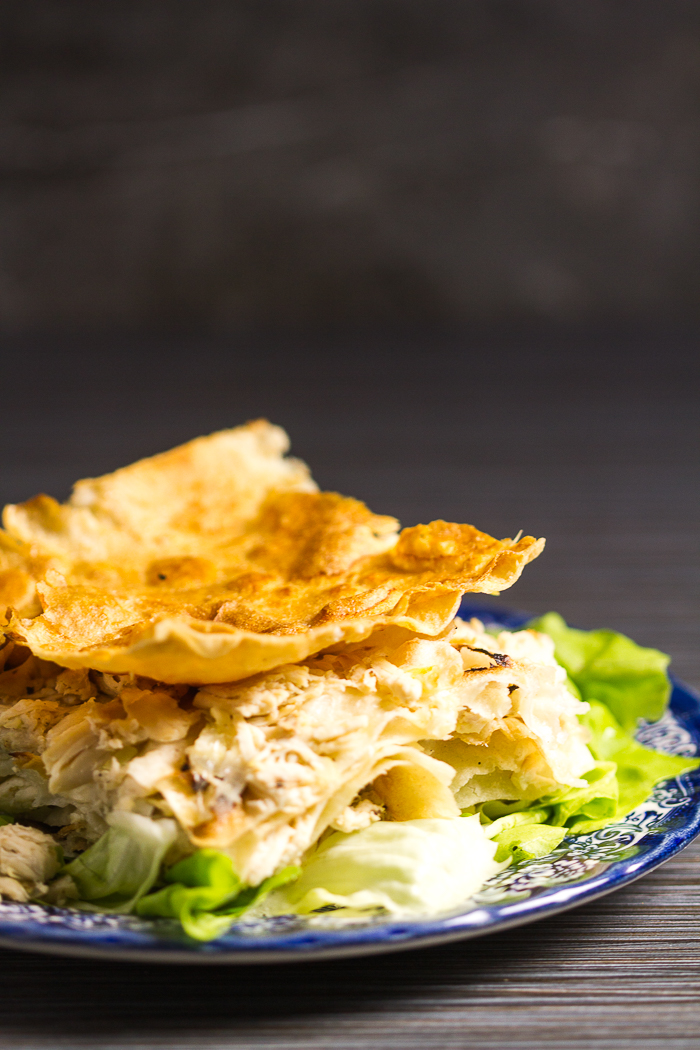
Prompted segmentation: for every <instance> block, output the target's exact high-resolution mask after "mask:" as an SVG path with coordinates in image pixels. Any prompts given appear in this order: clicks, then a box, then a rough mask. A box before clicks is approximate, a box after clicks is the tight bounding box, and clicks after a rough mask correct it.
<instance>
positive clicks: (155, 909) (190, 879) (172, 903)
mask: <svg viewBox="0 0 700 1050" xmlns="http://www.w3.org/2000/svg"><path fill="white" fill-rule="evenodd" d="M298 875H299V869H298V868H295V867H289V868H284V869H283V870H282V871H280V872H278V873H277V874H276V875H272V876H271V877H270V878H269V879H265V880H264V881H263V882H261V883H260V885H259V886H247V887H243V885H242V883H241V880H240V879H239V877H238V875H237V874H236V872H235V870H234V867H233V864H232V862H231V858H230V857H228V856H227V855H226V854H225V853H220V852H219V851H218V850H214V849H200V850H197V852H196V853H193V854H192V856H191V857H186V858H185V860H181V861H179V863H177V864H174V865H173V867H172V868H170V869H169V870H168V871H167V872H166V874H165V880H166V882H168V883H170V885H168V886H165V887H164V888H163V889H162V890H157V891H156V892H155V893H151V894H150V895H149V896H148V897H144V898H142V900H140V901H139V902H138V904H137V906H136V912H137V914H138V915H146V916H162V917H164V918H170V919H179V921H180V923H181V925H182V928H183V929H184V931H185V933H186V934H188V936H190V937H192V938H194V939H195V940H198V941H210V940H213V939H214V938H215V937H220V936H221V935H222V934H223V933H225V932H226V930H227V929H228V928H229V926H230V925H231V923H232V922H233V921H234V919H236V918H238V916H239V915H242V914H243V912H245V911H246V910H247V909H248V908H250V907H252V906H253V904H255V903H257V902H258V901H259V900H261V899H262V897H264V896H265V895H266V894H268V893H270V892H271V891H272V890H274V889H278V888H280V887H281V886H284V885H286V884H287V883H288V882H291V881H292V880H294V879H296V878H297V877H298Z"/></svg>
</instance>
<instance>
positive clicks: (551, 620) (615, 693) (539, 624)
mask: <svg viewBox="0 0 700 1050" xmlns="http://www.w3.org/2000/svg"><path fill="white" fill-rule="evenodd" d="M527 626H528V627H530V628H533V629H534V630H536V631H542V632H543V633H544V634H548V635H549V637H550V638H551V639H552V641H553V642H554V655H555V657H556V659H557V662H558V663H560V664H561V666H562V667H564V668H565V670H566V673H567V675H568V676H569V680H570V682H572V683H573V684H574V686H575V687H576V691H577V692H578V694H579V695H580V697H581V699H582V700H587V701H589V703H590V701H592V700H599V701H600V702H602V703H604V704H605V705H606V706H607V707H608V708H609V709H610V711H612V713H613V715H614V716H615V718H616V719H617V721H618V722H619V723H620V725H621V726H622V727H623V729H627V730H629V731H630V732H634V730H635V729H636V727H637V724H638V722H639V719H640V718H645V719H647V720H648V721H650V722H655V721H656V720H657V719H658V718H660V717H661V715H662V714H663V713H664V711H665V710H666V705H667V703H668V699H669V697H670V695H671V683H670V681H669V678H668V675H667V673H666V669H667V667H668V664H669V657H668V656H666V654H665V653H661V652H659V650H658V649H645V648H643V647H642V646H641V645H637V644H636V642H633V641H632V640H631V638H627V637H626V636H625V635H624V634H619V633H618V632H617V631H610V630H606V629H603V630H598V631H579V630H577V629H576V628H574V627H568V626H567V624H566V622H565V621H564V620H563V619H562V617H561V616H560V615H559V613H555V612H550V613H547V614H546V615H545V616H541V617H539V619H536V620H531V621H530V623H528V625H527Z"/></svg>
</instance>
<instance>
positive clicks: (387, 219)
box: [0, 0, 700, 332]
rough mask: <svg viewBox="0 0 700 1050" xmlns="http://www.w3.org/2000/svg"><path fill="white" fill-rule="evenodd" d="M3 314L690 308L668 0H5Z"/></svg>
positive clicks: (685, 315)
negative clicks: (101, 1) (99, 1)
mask: <svg viewBox="0 0 700 1050" xmlns="http://www.w3.org/2000/svg"><path fill="white" fill-rule="evenodd" d="M0 20H1V21H2V27H1V33H0V40H1V45H0V46H1V47H2V62H1V65H0V86H1V90H0V121H1V125H0V170H1V172H2V179H1V182H0V224H1V229H2V237H1V240H0V326H1V328H2V330H5V331H11V332H16V331H37V330H57V329H64V330H66V329H67V330H75V329H81V328H90V329H105V328H119V329H122V330H125V329H126V330H133V329H143V328H147V329H153V328H161V329H162V328H166V329H172V328H178V329H181V328H182V327H183V326H184V327H187V328H189V329H191V330H197V331H201V330H215V331H221V330H224V331H226V330H231V329H239V328H241V327H245V328H251V327H252V328H260V327H264V328H266V329H268V330H269V329H280V330H285V331H286V330H289V329H291V328H294V329H296V330H302V331H306V330H309V329H311V328H318V327H319V326H326V327H327V326H338V325H347V324H352V325H363V324H364V325H377V324H381V325H387V324H388V325H392V324H394V323H397V322H398V323H402V324H406V323H420V324H424V325H436V324H439V325H445V324H447V325H463V324H465V323H472V322H473V321H475V320H477V321H479V322H485V323H487V324H488V323H492V322H494V321H498V322H499V323H503V322H505V321H507V322H514V323H522V322H532V323H538V322H541V321H548V320H551V319H554V320H557V321H560V320H565V321H567V322H568V321H576V322H581V321H583V322H588V321H591V320H593V321H604V322H609V321H611V320H616V321H619V320H623V321H629V320H630V319H635V320H636V321H638V320H639V319H640V318H643V319H644V320H649V319H651V320H653V321H664V322H665V321H668V320H674V321H676V322H677V321H686V322H688V321H690V322H695V321H697V320H698V319H700V297H699V296H698V280H699V278H700V239H699V237H698V233H699V232H700V231H699V219H700V210H699V198H698V188H699V184H700V129H699V125H698V116H699V114H700V7H699V6H698V5H697V3H694V2H693V0H577V2H575V3H572V2H571V0H265V2H264V3H260V2H259V0H198V2H197V3H191V2H190V0H147V2H144V0H110V2H109V3H95V2H94V0H61V2H56V0H4V3H3V4H2V10H1V12H0Z"/></svg>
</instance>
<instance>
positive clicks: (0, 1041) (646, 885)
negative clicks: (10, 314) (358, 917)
mask: <svg viewBox="0 0 700 1050" xmlns="http://www.w3.org/2000/svg"><path fill="white" fill-rule="evenodd" d="M409 344H410V341H409V340H407V341H406V342H404V343H402V342H401V341H396V340H395V341H394V342H393V343H392V344H386V343H384V344H382V345H381V346H375V347H373V348H370V349H368V348H367V344H362V343H361V342H359V341H358V342H357V343H352V342H346V343H345V344H343V345H342V346H341V345H340V344H338V343H335V344H329V349H328V350H327V351H326V352H325V353H324V352H322V351H321V350H319V349H318V348H316V349H313V348H310V347H309V346H300V345H295V346H292V345H291V344H289V345H286V346H280V345H278V346H276V347H271V346H262V345H260V344H256V345H255V346H253V344H252V343H250V342H246V341H243V340H239V341H230V342H228V343H225V344H224V343H218V344H215V343H214V342H211V341H210V342H202V341H199V342H196V341H195V343H192V342H191V343H189V344H187V345H185V344H184V343H180V344H178V345H176V344H175V343H174V342H173V343H170V344H166V343H160V344H156V343H155V342H151V343H149V342H147V341H144V340H141V341H139V342H136V341H129V340H126V339H125V340H122V341H121V342H119V341H112V342H106V343H102V344H98V343H94V344H90V345H87V344H85V345H83V347H82V349H80V350H75V349H73V350H71V351H70V352H69V351H68V350H67V349H66V348H65V347H61V346H59V345H58V344H50V343H43V344H32V345H29V344H27V343H23V344H21V345H20V344H19V343H18V344H16V345H14V346H12V347H10V346H9V345H8V346H6V348H5V350H6V352H5V355H4V359H3V376H4V380H5V390H10V391H12V397H10V398H8V399H7V403H6V405H5V410H4V419H3V437H4V449H5V452H4V456H3V462H2V467H1V469H0V489H1V490H2V493H1V494H2V496H3V497H4V498H5V499H18V498H25V497H27V496H29V495H31V494H32V493H33V492H34V491H36V490H37V489H47V490H49V491H52V492H55V493H56V494H57V495H65V493H66V490H67V486H68V483H69V481H70V480H72V479H74V478H75V477H77V476H79V475H84V474H90V473H96V472H99V471H102V470H107V469H111V468H113V467H116V466H118V465H119V464H120V463H123V462H127V461H128V460H129V459H131V458H133V457H134V456H137V455H142V454H146V453H149V452H154V451H157V450H158V449H160V448H165V447H167V446H168V445H170V444H172V443H174V442H176V441H179V440H185V439H186V438H188V437H191V436H193V435H194V434H195V433H199V432H205V431H209V430H212V429H214V428H216V427H218V426H223V425H230V424H234V423H236V422H240V421H242V420H243V419H246V418H249V417H251V416H254V415H258V414H263V413H264V414H267V415H269V416H270V417H271V418H274V419H277V420H279V421H281V422H283V423H284V424H285V425H287V426H288V427H289V429H290V431H291V433H292V436H293V437H294V438H295V451H297V452H298V453H299V454H301V455H303V456H304V457H305V458H307V459H309V460H310V461H311V463H312V464H316V465H317V470H316V473H317V475H318V477H319V480H320V481H321V482H322V483H323V484H324V485H325V486H330V487H334V488H338V489H340V490H341V491H347V492H350V493H352V494H353V495H357V496H361V497H363V498H366V499H367V500H368V502H369V503H370V504H371V505H372V506H373V508H374V509H376V510H378V511H388V512H393V513H397V514H399V516H400V517H401V518H402V519H403V520H404V522H405V523H406V524H410V523H412V522H414V521H417V520H421V519H422V520H426V519H429V518H431V517H437V516H441V517H442V516H444V517H446V518H450V517H453V516H454V517H455V518H457V519H458V520H467V521H473V522H474V523H475V524H478V525H479V526H481V527H484V528H487V529H491V530H493V531H494V532H496V533H499V534H506V533H511V534H512V532H514V531H515V530H517V529H518V528H521V527H522V528H525V529H526V530H528V531H533V532H536V533H541V534H543V535H546V536H547V537H548V547H547V550H546V553H545V554H544V555H543V557H542V558H541V559H539V561H538V562H536V563H535V564H533V565H532V566H530V567H529V568H528V570H527V572H526V574H525V576H524V577H523V579H522V580H521V581H520V582H519V583H518V585H517V586H516V588H515V589H514V590H513V591H512V592H511V594H509V595H508V596H506V597H505V599H501V601H504V600H505V601H507V602H509V603H510V604H512V605H518V606H520V607H523V608H528V609H531V610H533V611H535V612H542V611H545V610H546V609H548V608H557V609H560V610H561V611H562V612H563V613H564V614H565V615H566V616H567V617H569V618H570V619H571V620H573V621H575V622H578V623H580V624H581V625H583V626H594V625H602V624H607V625H610V626H614V627H618V628H621V629H624V630H626V631H628V632H629V633H630V634H632V635H633V636H634V637H636V638H637V639H638V640H640V641H642V642H645V643H648V644H656V645H658V646H660V647H661V648H664V649H666V650H667V651H669V652H670V653H671V654H672V656H673V661H674V668H675V669H676V670H677V671H678V673H679V674H681V676H682V677H684V678H686V679H687V680H689V681H690V682H691V683H692V684H694V685H695V686H698V685H700V657H699V656H698V648H699V646H698V640H699V637H700V603H699V601H698V593H699V591H698V582H699V576H700V571H699V569H700V566H699V551H700V544H699V543H698V540H699V538H700V535H699V534H700V525H699V524H698V523H699V521H700V506H699V504H700V499H699V498H698V451H699V449H698V445H699V439H700V427H699V426H698V421H699V419H700V413H699V412H698V376H697V371H696V370H695V366H694V364H693V360H692V358H691V357H689V355H688V354H687V353H684V354H682V355H679V354H677V353H674V345H673V344H672V341H666V342H664V341H659V342H658V345H657V346H656V347H655V348H654V347H653V346H651V349H650V344H648V345H647V346H646V349H644V348H641V349H640V350H639V352H638V353H637V354H635V352H633V350H632V351H630V348H629V347H628V346H622V345H621V344H620V342H619V341H618V342H615V341H614V340H611V339H608V341H607V342H605V340H603V339H601V338H599V339H597V340H594V339H591V340H590V343H589V344H586V345H584V346H583V347H582V346H580V345H579V346H576V347H574V346H572V345H571V344H570V343H567V344H564V343H563V344H562V345H561V346H560V347H559V348H557V347H554V348H553V349H552V347H550V349H549V350H548V351H546V352H545V351H544V350H542V349H537V348H536V347H533V345H532V344H531V343H522V344H518V343H517V341H516V342H511V343H510V344H509V345H507V346H504V347H501V348H500V350H499V351H498V355H496V356H494V355H495V354H496V348H494V347H493V346H490V347H487V348H486V349H488V355H487V364H488V367H484V365H483V357H484V353H483V352H482V351H484V347H483V346H481V345H477V344H476V343H475V342H474V341H473V340H472V341H471V342H462V343H459V341H456V342H454V343H453V344H450V345H448V344H447V343H444V342H443V343H442V344H440V345H439V346H436V345H435V344H433V345H427V344H426V345H418V344H410V348H411V350H412V354H411V357H410V366H409V365H408V362H407V359H406V357H405V353H404V351H405V350H406V349H407V348H408V347H409ZM584 351H585V352H584ZM494 361H498V362H499V364H500V367H498V368H495V369H494V368H493V363H494ZM480 362H481V364H480ZM699 920H700V846H699V845H698V844H694V845H692V846H691V847H689V848H688V849H687V850H686V851H684V852H683V853H682V854H680V855H679V856H678V857H676V858H675V859H673V860H672V861H670V862H669V863H668V864H666V865H665V866H663V867H662V868H660V869H658V870H657V871H656V872H654V873H653V874H651V875H649V876H647V877H645V878H643V879H642V880H640V881H638V882H636V883H634V884H633V885H632V886H630V887H628V888H627V889H625V890H621V891H619V892H617V893H614V894H612V895H611V896H608V897H606V898H604V899H601V900H600V901H598V902H596V903H592V904H589V905H586V906H585V907H582V908H579V909H576V910H574V911H571V912H568V913H566V914H564V915H561V916H558V917H556V918H551V919H548V920H545V921H543V922H539V923H536V924H533V925H530V926H526V927H522V928H519V929H516V930H513V931H510V932H506V933H502V934H498V935H494V936H489V937H486V938H483V939H481V940H478V941H472V942H465V943H463V944H459V943H457V944H451V945H447V946H445V947H443V948H433V949H428V950H421V951H415V952H407V953H397V954H395V955H390V956H384V957H377V958H370V959H367V960H362V959H355V960H349V961H339V962H330V963H322V964H321V963H305V964H297V965H292V966H274V967H270V968H260V969H258V968H249V969H248V968H243V969H239V968H228V967H222V968H220V969H219V968H205V969H201V970H200V969H197V968H195V967H172V968H168V967H164V966H138V965H133V964H118V963H100V962H95V961H89V962H88V961H86V962H82V961H78V960H67V959H52V958H49V957H44V956H39V955H29V954H24V953H21V952H13V951H2V952H0V966H1V968H2V969H1V972H2V978H3V979H2V982H1V984H0V987H1V988H2V1022H1V1023H0V1047H3V1048H4V1047H22V1048H34V1047H36V1048H39V1047H41V1048H44V1047H100V1048H110V1050H112V1048H114V1050H118V1048H119V1050H121V1048H127V1047H129V1048H131V1047H168V1048H174V1050H185V1048H187V1050H189V1048H194V1047H197V1048H206V1050H213V1048H217V1050H218V1048H224V1047H241V1048H243V1047H251V1048H261V1050H262V1048H265V1050H267V1048H270V1050H271V1048H275V1050H281V1048H290V1050H291V1048H297V1047H298V1048H301V1047H314V1048H315V1047H319V1048H321V1047H322V1048H324V1050H325V1048H329V1050H356V1048H357V1050H360V1048H362V1050H370V1048H371V1050H382V1048H387V1050H389V1048H392V1050H393V1048H397V1050H398V1048H404V1047H406V1048H419V1047H421V1048H423V1047H431V1048H432V1047H435V1048H453V1047H454V1048H457V1047H460V1048H461V1047H475V1048H484V1050H485V1048H505V1047H510V1048H514V1050H530V1048H532V1050H536V1048H538V1047H556V1048H560V1050H568V1048H571V1050H633V1048H634V1050H637V1048H643V1050H657V1048H659V1050H660V1048H664V1050H667V1048H678V1050H685V1048H688V1050H689V1048H691V1047H692V1048H695V1047H698V1046H700V1003H699V1002H698V996H699V993H700V943H699V938H698V921H699Z"/></svg>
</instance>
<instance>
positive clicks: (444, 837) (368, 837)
mask: <svg viewBox="0 0 700 1050" xmlns="http://www.w3.org/2000/svg"><path fill="white" fill-rule="evenodd" d="M487 834H488V833H487V832H485V830H484V829H483V828H482V826H481V823H480V820H479V817H478V815H474V816H469V817H453V818H451V819H440V818H434V819H427V820H404V821H379V822H377V823H375V824H370V826H369V827H367V828H363V829H362V830H361V831H354V832H352V833H350V834H344V833H343V832H340V831H338V832H334V833H333V834H331V835H329V836H328V838H326V839H324V841H323V842H322V843H321V845H320V846H319V847H318V848H317V849H316V850H315V852H314V853H312V854H311V856H310V857H309V859H308V860H307V862H306V865H305V867H304V870H303V871H302V874H301V877H300V879H299V881H298V882H296V883H294V885H292V886H291V887H290V888H289V889H288V890H287V891H286V892H285V894H284V896H285V903H286V905H287V908H288V909H289V908H291V909H292V910H293V911H296V912H300V913H301V914H308V913H309V912H314V911H319V910H326V909H328V908H329V907H331V908H333V907H335V908H344V909H348V910H350V911H353V912H358V911H365V910H377V909H383V910H384V911H387V912H389V913H391V914H394V915H426V914H432V913H435V912H438V911H444V910H447V909H449V908H452V907H454V906H455V905H457V904H461V903H462V902H463V901H465V900H467V898H468V897H470V896H471V895H472V894H473V893H476V891H477V890H479V889H480V888H481V886H482V884H483V883H484V882H485V881H486V879H488V878H490V877H491V875H495V874H496V872H498V871H500V870H501V868H502V865H501V864H498V863H496V861H495V860H494V855H495V853H496V848H497V844H496V843H493V842H491V841H489V839H488V837H487Z"/></svg>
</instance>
